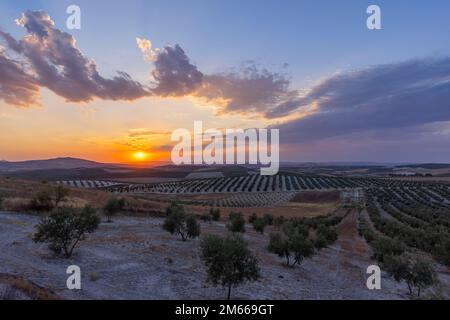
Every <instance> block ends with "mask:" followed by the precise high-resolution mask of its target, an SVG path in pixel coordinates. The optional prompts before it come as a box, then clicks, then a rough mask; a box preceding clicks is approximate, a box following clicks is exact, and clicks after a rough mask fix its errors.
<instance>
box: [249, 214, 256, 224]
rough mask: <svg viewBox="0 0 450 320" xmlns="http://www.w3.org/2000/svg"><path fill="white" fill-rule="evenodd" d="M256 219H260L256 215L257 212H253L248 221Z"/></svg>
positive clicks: (251, 221)
mask: <svg viewBox="0 0 450 320" xmlns="http://www.w3.org/2000/svg"><path fill="white" fill-rule="evenodd" d="M256 219H258V216H257V215H256V213H254V212H253V213H252V214H251V215H250V216H249V217H248V223H253V222H254V221H255V220H256Z"/></svg>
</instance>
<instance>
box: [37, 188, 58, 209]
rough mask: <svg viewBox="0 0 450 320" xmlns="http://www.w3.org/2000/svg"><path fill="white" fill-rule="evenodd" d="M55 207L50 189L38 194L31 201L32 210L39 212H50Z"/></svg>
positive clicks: (40, 191)
mask: <svg viewBox="0 0 450 320" xmlns="http://www.w3.org/2000/svg"><path fill="white" fill-rule="evenodd" d="M54 207H55V205H54V202H53V199H52V192H51V190H50V189H42V190H39V191H38V192H36V193H35V194H34V196H33V199H32V200H31V208H33V209H34V210H38V211H50V210H52V209H53V208H54Z"/></svg>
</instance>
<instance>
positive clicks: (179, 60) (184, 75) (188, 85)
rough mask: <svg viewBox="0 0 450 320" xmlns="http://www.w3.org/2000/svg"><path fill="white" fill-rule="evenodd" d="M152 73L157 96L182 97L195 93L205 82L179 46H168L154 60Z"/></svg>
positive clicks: (153, 90) (154, 90)
mask: <svg viewBox="0 0 450 320" xmlns="http://www.w3.org/2000/svg"><path fill="white" fill-rule="evenodd" d="M153 63H154V65H155V68H154V70H153V71H152V76H153V79H154V80H155V83H156V87H155V88H153V89H152V92H153V93H154V94H155V95H159V96H163V97H168V96H172V97H180V96H186V95H189V94H192V93H193V92H195V91H196V90H197V89H198V88H199V87H200V85H201V84H202V81H203V74H202V73H201V72H200V71H198V69H197V67H196V66H195V65H193V64H192V63H191V62H190V61H189V58H188V57H187V55H186V54H185V53H184V51H183V49H181V47H180V46H179V45H176V46H174V47H171V46H166V47H164V49H162V50H159V51H158V52H157V54H156V56H155V58H154V62H153Z"/></svg>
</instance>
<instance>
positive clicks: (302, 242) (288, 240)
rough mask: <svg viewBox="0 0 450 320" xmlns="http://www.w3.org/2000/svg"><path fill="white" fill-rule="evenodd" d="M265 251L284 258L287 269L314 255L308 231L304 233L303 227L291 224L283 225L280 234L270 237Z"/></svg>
mask: <svg viewBox="0 0 450 320" xmlns="http://www.w3.org/2000/svg"><path fill="white" fill-rule="evenodd" d="M267 249H268V250H269V252H272V253H275V254H277V255H278V256H279V257H281V258H285V259H286V265H287V266H288V267H294V266H295V265H296V264H300V263H301V262H302V261H303V259H305V258H309V257H310V256H312V255H313V254H314V245H313V243H312V242H311V241H310V240H309V239H308V230H306V232H305V228H304V226H302V225H294V224H292V223H285V224H284V225H283V227H282V232H279V233H275V234H271V235H270V241H269V245H268V247H267ZM291 259H292V260H291Z"/></svg>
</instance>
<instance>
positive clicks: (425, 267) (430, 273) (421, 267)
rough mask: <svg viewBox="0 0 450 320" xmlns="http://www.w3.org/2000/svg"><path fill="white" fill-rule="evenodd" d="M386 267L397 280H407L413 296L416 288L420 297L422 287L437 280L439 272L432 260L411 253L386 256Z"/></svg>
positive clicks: (426, 286)
mask: <svg viewBox="0 0 450 320" xmlns="http://www.w3.org/2000/svg"><path fill="white" fill-rule="evenodd" d="M384 268H385V269H386V271H387V273H388V274H389V275H390V276H392V277H393V278H394V279H395V281H397V282H401V281H405V282H406V284H407V286H408V290H409V294H410V295H411V296H412V295H413V294H414V291H415V290H416V291H417V296H418V297H420V293H421V290H422V289H425V288H428V287H430V286H432V285H433V284H435V283H436V281H437V274H436V271H435V270H434V268H433V265H432V263H431V262H429V261H427V260H424V259H423V258H420V257H417V256H412V255H409V254H402V255H399V256H394V255H389V256H386V257H385V262H384Z"/></svg>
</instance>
